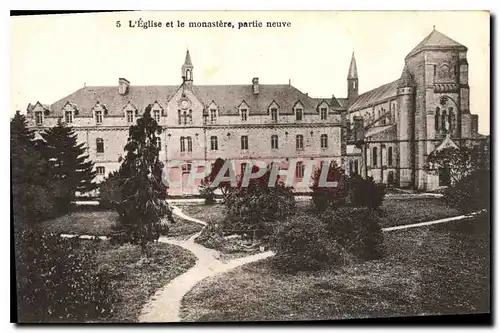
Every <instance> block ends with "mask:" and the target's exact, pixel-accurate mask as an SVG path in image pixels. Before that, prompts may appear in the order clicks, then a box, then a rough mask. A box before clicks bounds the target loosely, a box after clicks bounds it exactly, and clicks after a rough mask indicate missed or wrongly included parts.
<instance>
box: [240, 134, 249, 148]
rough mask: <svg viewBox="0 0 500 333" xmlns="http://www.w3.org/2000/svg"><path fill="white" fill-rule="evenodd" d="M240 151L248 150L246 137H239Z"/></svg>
mask: <svg viewBox="0 0 500 333" xmlns="http://www.w3.org/2000/svg"><path fill="white" fill-rule="evenodd" d="M241 149H243V150H248V136H246V135H243V136H242V137H241Z"/></svg>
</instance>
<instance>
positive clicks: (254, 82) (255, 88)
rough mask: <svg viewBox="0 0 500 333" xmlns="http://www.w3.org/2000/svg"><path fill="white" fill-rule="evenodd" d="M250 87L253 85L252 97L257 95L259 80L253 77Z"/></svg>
mask: <svg viewBox="0 0 500 333" xmlns="http://www.w3.org/2000/svg"><path fill="white" fill-rule="evenodd" d="M252 85H253V94H254V95H257V94H259V78H258V77H254V78H253V79H252Z"/></svg>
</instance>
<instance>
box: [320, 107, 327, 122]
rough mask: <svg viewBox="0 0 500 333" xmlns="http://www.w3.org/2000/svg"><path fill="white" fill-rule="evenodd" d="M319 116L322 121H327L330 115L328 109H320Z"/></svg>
mask: <svg viewBox="0 0 500 333" xmlns="http://www.w3.org/2000/svg"><path fill="white" fill-rule="evenodd" d="M319 114H320V117H321V120H326V116H327V115H328V109H327V108H321V109H319Z"/></svg>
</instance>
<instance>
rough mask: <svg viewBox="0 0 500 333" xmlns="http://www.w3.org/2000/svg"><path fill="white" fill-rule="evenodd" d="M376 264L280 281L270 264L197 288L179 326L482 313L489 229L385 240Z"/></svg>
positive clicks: (468, 227) (466, 226) (466, 225)
mask: <svg viewBox="0 0 500 333" xmlns="http://www.w3.org/2000/svg"><path fill="white" fill-rule="evenodd" d="M385 245H386V248H387V254H386V256H385V257H384V258H383V259H381V260H375V261H371V262H365V263H361V264H353V265H350V266H345V267H338V268H326V269H325V270H324V271H320V272H310V273H299V274H296V275H291V274H290V275H289V274H282V273H279V272H278V271H276V270H275V268H274V267H273V265H272V258H269V259H266V260H264V261H261V262H257V263H253V264H249V265H246V266H242V267H240V268H237V269H235V270H233V271H230V272H228V273H226V274H223V275H219V276H215V277H212V278H209V279H206V280H204V281H202V282H201V283H199V284H198V285H197V286H196V287H195V288H194V289H193V290H191V292H189V293H188V294H187V295H186V296H185V297H184V299H183V307H182V318H183V320H184V321H238V320H317V319H347V318H362V317H387V316H391V317H394V316H414V315H424V314H455V313H471V312H478V313H479V312H489V283H490V281H489V274H490V271H489V221H488V219H487V218H484V217H483V218H481V219H478V218H476V219H475V220H469V221H460V222H451V223H447V224H440V225H433V226H430V227H425V228H413V229H406V230H398V231H393V232H387V233H385Z"/></svg>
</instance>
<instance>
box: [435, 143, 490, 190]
mask: <svg viewBox="0 0 500 333" xmlns="http://www.w3.org/2000/svg"><path fill="white" fill-rule="evenodd" d="M483 167H484V156H483V154H482V152H481V151H480V150H479V149H478V148H467V147H460V148H455V147H448V148H444V149H441V150H438V151H434V152H432V153H431V154H430V155H429V156H428V158H427V163H426V165H425V170H426V171H427V172H429V173H437V172H438V170H439V169H440V168H444V169H448V170H449V172H450V177H451V180H452V184H454V183H457V182H458V181H460V180H461V179H462V178H464V177H466V176H468V175H470V174H471V173H472V172H473V171H474V170H477V169H480V168H483Z"/></svg>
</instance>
